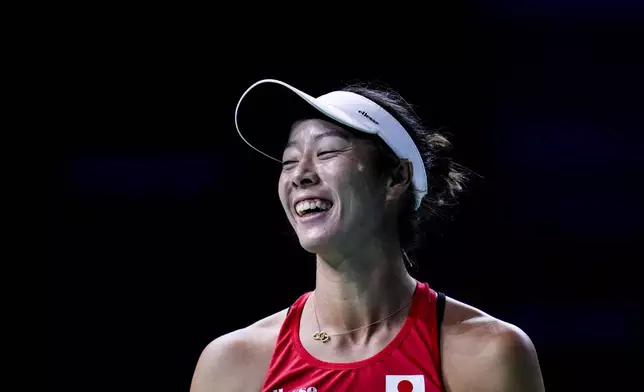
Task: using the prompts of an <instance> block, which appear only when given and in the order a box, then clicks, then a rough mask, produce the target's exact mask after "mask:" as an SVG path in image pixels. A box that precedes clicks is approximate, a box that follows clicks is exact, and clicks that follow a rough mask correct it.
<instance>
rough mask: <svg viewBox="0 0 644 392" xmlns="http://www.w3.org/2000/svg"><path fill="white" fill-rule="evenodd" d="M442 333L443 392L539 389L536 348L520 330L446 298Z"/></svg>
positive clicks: (538, 367) (540, 379)
mask: <svg viewBox="0 0 644 392" xmlns="http://www.w3.org/2000/svg"><path fill="white" fill-rule="evenodd" d="M441 334H442V348H441V349H442V359H443V376H444V379H445V384H446V388H447V390H448V391H450V392H459V391H526V392H533V391H534V392H537V391H543V390H544V386H543V379H542V376H541V369H540V366H539V360H538V358H537V353H536V350H535V347H534V345H533V344H532V341H531V340H530V338H529V337H528V335H527V334H526V333H525V332H524V331H522V330H521V329H520V328H519V327H517V326H515V325H512V324H510V323H507V322H504V321H502V320H499V319H497V318H494V317H492V316H490V315H489V314H486V313H484V312H483V311H481V310H479V309H476V308H474V307H472V306H470V305H467V304H464V303H462V302H459V301H456V300H454V299H452V298H448V299H447V301H446V305H445V315H444V318H443V325H442V328H441Z"/></svg>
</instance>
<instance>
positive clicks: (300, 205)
mask: <svg viewBox="0 0 644 392" xmlns="http://www.w3.org/2000/svg"><path fill="white" fill-rule="evenodd" d="M331 207H333V203H331V201H329V200H324V199H306V200H302V201H298V202H297V203H295V213H296V214H297V216H299V217H305V216H313V215H321V214H323V213H325V212H327V211H328V210H330V209H331Z"/></svg>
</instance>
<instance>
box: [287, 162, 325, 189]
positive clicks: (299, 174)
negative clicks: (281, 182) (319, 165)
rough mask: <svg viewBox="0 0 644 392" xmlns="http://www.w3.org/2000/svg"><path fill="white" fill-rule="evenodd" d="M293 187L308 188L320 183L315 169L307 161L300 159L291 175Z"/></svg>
mask: <svg viewBox="0 0 644 392" xmlns="http://www.w3.org/2000/svg"><path fill="white" fill-rule="evenodd" d="M292 182H293V187H295V188H308V187H310V186H313V185H316V184H318V183H319V182H320V177H318V174H317V172H316V171H315V168H314V167H313V165H312V164H311V162H310V161H309V160H308V159H302V160H301V161H300V162H299V164H298V166H297V169H296V170H295V173H293V179H292Z"/></svg>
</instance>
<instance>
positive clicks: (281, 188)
mask: <svg viewBox="0 0 644 392" xmlns="http://www.w3.org/2000/svg"><path fill="white" fill-rule="evenodd" d="M277 195H278V196H279V198H280V203H281V204H282V206H286V204H287V203H288V197H287V194H286V181H285V180H284V178H283V177H282V176H280V178H279V181H278V182H277Z"/></svg>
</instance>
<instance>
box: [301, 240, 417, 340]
mask: <svg viewBox="0 0 644 392" xmlns="http://www.w3.org/2000/svg"><path fill="white" fill-rule="evenodd" d="M382 244H383V242H382V241H374V242H373V244H371V245H367V246H362V247H361V248H360V250H359V252H355V254H344V255H342V256H338V255H335V256H333V257H327V258H326V259H325V258H324V257H322V256H321V255H318V256H317V271H316V286H315V294H314V296H315V309H316V313H317V315H318V318H319V320H320V325H321V327H322V329H324V330H325V331H326V332H327V333H329V334H335V333H342V332H346V331H349V330H352V329H355V328H360V327H364V326H366V325H369V324H371V323H373V322H376V321H378V320H380V319H382V318H384V317H387V316H389V315H391V314H392V313H394V312H396V311H397V310H399V309H400V308H401V307H402V306H404V305H405V304H407V303H408V302H409V301H410V300H411V297H412V295H413V293H414V290H415V288H416V280H415V279H414V278H412V277H411V276H410V275H409V273H408V272H407V270H406V268H405V265H404V262H403V259H402V255H401V252H400V246H399V245H398V244H392V246H390V247H384V246H382ZM329 259H330V260H329ZM403 310H404V309H403ZM401 313H402V314H406V312H405V311H403V312H401ZM393 319H400V318H397V317H392V318H391V319H388V320H384V321H383V322H382V323H378V325H376V326H374V328H377V327H379V326H382V325H387V324H388V323H387V321H389V322H392V320H393ZM371 330H372V331H373V329H371ZM361 332H362V333H366V334H369V333H370V332H369V328H366V329H365V330H364V331H361Z"/></svg>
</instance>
